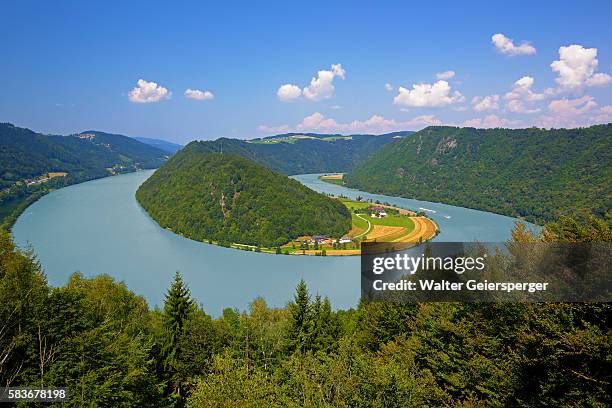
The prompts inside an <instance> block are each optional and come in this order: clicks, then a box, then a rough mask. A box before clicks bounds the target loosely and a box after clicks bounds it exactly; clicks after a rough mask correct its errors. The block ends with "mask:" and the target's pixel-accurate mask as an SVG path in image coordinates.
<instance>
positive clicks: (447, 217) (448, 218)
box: [443, 215, 451, 220]
mask: <svg viewBox="0 0 612 408" xmlns="http://www.w3.org/2000/svg"><path fill="white" fill-rule="evenodd" d="M443 217H444V218H446V219H447V220H450V218H451V216H450V215H443Z"/></svg>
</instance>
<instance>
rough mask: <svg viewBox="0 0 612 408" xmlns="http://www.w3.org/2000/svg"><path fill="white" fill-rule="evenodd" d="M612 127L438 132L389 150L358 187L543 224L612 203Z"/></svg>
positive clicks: (355, 180)
mask: <svg viewBox="0 0 612 408" xmlns="http://www.w3.org/2000/svg"><path fill="white" fill-rule="evenodd" d="M611 163H612V125H611V124H607V125H598V126H591V127H589V128H580V129H552V130H544V129H537V128H530V129H516V130H510V129H474V128H456V127H445V126H434V127H428V128H426V129H423V130H421V131H419V132H417V133H416V134H414V135H413V136H412V137H410V138H405V139H401V140H398V141H395V142H394V143H391V144H388V145H386V146H384V147H383V148H382V149H380V150H379V151H378V152H377V153H375V154H374V155H373V156H372V157H370V159H369V160H367V161H366V162H364V163H363V164H361V165H360V166H358V167H356V168H354V169H353V170H352V171H351V172H350V174H348V175H347V176H346V177H345V182H346V183H347V185H348V186H350V187H355V188H360V189H363V190H366V191H370V192H375V193H383V194H389V195H397V196H404V197H410V198H415V199H420V200H428V201H437V202H443V203H448V204H453V205H459V206H463V207H470V208H476V209H480V210H486V211H492V212H496V213H500V214H506V215H510V216H522V217H525V218H526V219H527V220H530V221H535V222H542V221H547V220H551V219H554V218H556V217H557V216H558V215H562V214H571V213H575V214H576V215H585V214H587V213H591V212H593V213H595V214H598V215H603V214H604V213H605V212H606V211H609V210H610V208H611V204H612V190H611V189H610V186H611V185H612V166H611Z"/></svg>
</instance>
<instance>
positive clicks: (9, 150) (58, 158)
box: [0, 123, 167, 188]
mask: <svg viewBox="0 0 612 408" xmlns="http://www.w3.org/2000/svg"><path fill="white" fill-rule="evenodd" d="M83 135H92V137H86V136H83ZM166 155H167V153H166V152H164V151H162V150H160V149H157V148H155V147H152V146H149V145H146V144H144V143H140V142H138V141H136V140H133V139H131V138H129V137H127V136H121V135H111V134H107V133H102V132H93V131H90V132H83V133H82V134H80V135H71V136H54V135H43V134H40V133H36V132H33V131H31V130H30V129H25V128H19V127H16V126H13V125H11V124H9V123H0V188H2V187H8V186H10V185H12V184H14V183H15V182H16V181H19V180H22V179H26V178H33V177H38V176H41V175H43V174H44V173H47V172H50V171H51V172H56V171H62V172H67V173H69V174H71V175H74V176H76V175H77V174H79V175H83V176H85V175H91V176H103V175H106V174H107V171H106V168H109V167H113V166H123V167H124V168H125V169H126V170H127V169H135V168H155V167H158V166H160V165H161V164H162V163H163V162H164V161H165V160H166Z"/></svg>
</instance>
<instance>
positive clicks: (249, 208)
mask: <svg viewBox="0 0 612 408" xmlns="http://www.w3.org/2000/svg"><path fill="white" fill-rule="evenodd" d="M196 147H197V145H189V146H187V147H185V148H184V149H183V150H181V151H180V152H178V153H177V154H176V155H175V156H174V157H173V158H172V159H170V160H169V161H168V162H167V163H166V164H164V165H163V166H162V167H160V168H159V169H158V170H157V171H156V172H155V173H154V174H153V175H152V176H151V177H150V178H149V179H148V180H147V181H145V182H144V183H143V184H142V186H140V188H139V189H138V191H137V192H136V198H137V199H138V201H139V202H140V204H141V205H142V206H143V207H144V209H145V210H146V211H147V212H148V213H149V215H151V217H152V218H153V219H154V220H155V221H157V222H158V223H159V225H161V226H162V227H165V228H170V229H172V231H174V232H176V233H180V234H183V235H185V236H187V237H189V238H192V239H195V240H198V241H204V240H212V241H215V242H218V243H222V244H223V243H228V244H229V243H240V244H250V245H262V246H267V247H272V246H276V245H282V244H285V243H287V242H288V241H290V240H291V239H294V238H297V237H298V236H300V235H318V234H325V235H330V236H335V237H339V236H342V235H343V234H344V233H346V232H347V231H348V230H349V229H350V228H351V215H350V213H349V211H348V209H347V208H346V207H345V206H344V205H343V204H342V203H341V202H340V201H338V200H335V199H332V198H329V197H326V196H324V195H322V194H319V193H316V192H314V191H312V190H310V189H309V188H308V187H306V186H304V185H302V184H300V183H299V182H297V181H295V180H292V179H289V178H287V177H285V176H283V175H281V174H278V173H274V172H272V171H271V170H268V169H267V168H265V167H263V166H261V165H258V164H256V163H255V162H252V161H250V160H248V159H245V158H242V157H240V156H234V155H228V154H220V153H202V152H201V151H199V150H198V149H197V148H196Z"/></svg>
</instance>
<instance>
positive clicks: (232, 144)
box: [189, 131, 413, 175]
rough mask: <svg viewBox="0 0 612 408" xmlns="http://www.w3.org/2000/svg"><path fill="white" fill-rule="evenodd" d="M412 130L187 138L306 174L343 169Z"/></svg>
mask: <svg viewBox="0 0 612 408" xmlns="http://www.w3.org/2000/svg"><path fill="white" fill-rule="evenodd" d="M412 133H413V132H408V131H406V132H395V133H389V134H384V135H351V136H348V137H344V138H335V136H338V135H315V134H306V135H305V136H311V137H312V138H303V139H291V143H286V142H279V143H263V142H265V141H270V140H272V139H287V138H292V137H293V136H296V135H297V134H285V135H278V136H273V137H270V138H264V139H259V140H256V141H244V140H238V139H227V138H221V139H217V140H214V141H200V142H191V143H190V144H189V146H190V148H192V149H196V148H197V149H198V150H200V151H202V152H212V153H221V152H223V153H229V154H237V155H239V156H242V157H246V158H247V159H250V160H253V161H255V162H257V163H259V164H262V165H264V166H266V167H268V168H269V169H271V170H274V171H277V172H279V173H283V174H287V175H292V174H307V173H326V172H343V171H348V170H350V169H352V168H353V167H354V166H355V165H356V164H358V163H361V162H363V161H365V160H366V159H367V158H368V157H370V155H372V154H373V153H374V152H376V151H377V150H378V149H380V148H381V147H382V146H384V145H385V144H387V143H390V142H392V141H394V140H397V139H398V138H400V137H406V136H409V135H411V134H412Z"/></svg>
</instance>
